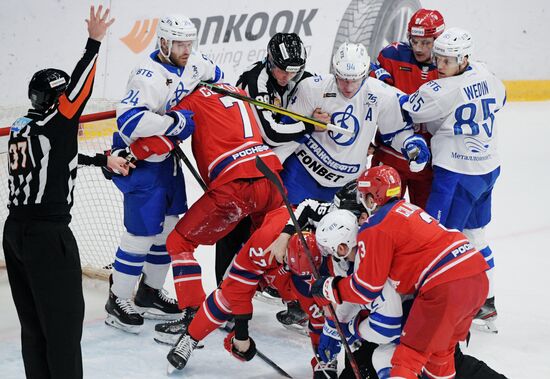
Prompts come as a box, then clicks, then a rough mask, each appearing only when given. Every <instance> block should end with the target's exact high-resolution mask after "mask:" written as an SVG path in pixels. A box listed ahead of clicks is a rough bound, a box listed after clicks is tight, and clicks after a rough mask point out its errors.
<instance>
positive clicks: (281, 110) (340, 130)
mask: <svg viewBox="0 0 550 379" xmlns="http://www.w3.org/2000/svg"><path fill="white" fill-rule="evenodd" d="M200 84H201V85H203V86H205V87H208V88H209V89H210V90H212V91H213V92H216V93H219V94H220V95H225V96H231V97H233V98H235V99H239V100H242V101H244V102H247V103H250V104H252V105H255V106H256V107H258V108H264V109H267V110H270V111H272V112H275V113H279V114H282V115H285V116H289V117H291V118H293V119H295V120H298V121H303V122H307V123H309V124H312V125H316V126H320V127H321V128H325V129H327V130H330V131H332V132H334V133H341V134H344V135H347V136H352V135H353V134H354V133H355V132H354V130H351V129H345V128H342V127H340V126H337V125H334V124H330V123H328V124H325V123H324V122H321V121H319V120H316V119H314V118H311V117H308V116H304V115H302V114H299V113H296V112H293V111H291V110H288V109H286V108H281V107H278V106H276V105H273V104H269V103H265V102H263V101H260V100H256V99H253V98H251V97H248V96H244V95H241V94H239V93H235V92H231V91H228V90H226V89H225V88H221V87H218V86H216V85H214V84H211V83H206V82H201V83H200Z"/></svg>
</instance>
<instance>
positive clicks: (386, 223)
mask: <svg viewBox="0 0 550 379" xmlns="http://www.w3.org/2000/svg"><path fill="white" fill-rule="evenodd" d="M358 191H359V193H360V198H361V201H362V202H363V203H364V205H365V207H366V208H367V209H369V210H371V211H372V212H373V215H372V216H371V217H370V218H369V219H368V220H367V221H366V222H365V223H364V224H363V225H362V227H361V228H360V230H359V234H358V236H357V247H356V248H354V250H355V251H354V252H353V253H356V254H359V257H360V263H359V268H358V270H357V271H356V272H355V273H354V274H353V275H351V276H349V277H346V278H339V277H322V278H320V279H319V280H317V281H316V282H315V283H314V284H313V288H312V294H313V296H315V297H316V298H317V299H318V303H319V304H320V305H323V304H327V303H328V302H329V301H331V302H334V303H341V302H342V301H348V302H355V303H360V304H368V303H370V302H372V301H373V300H374V299H375V298H376V297H377V296H378V295H379V294H380V291H381V290H382V288H383V286H384V283H385V282H386V280H390V282H391V283H393V285H394V287H395V289H396V291H397V292H398V293H400V294H402V295H409V294H414V295H415V300H414V302H413V305H412V308H411V311H410V313H409V316H408V319H407V321H406V323H405V326H404V328H403V333H402V334H401V341H400V344H399V345H398V347H397V348H396V350H395V353H394V355H393V357H392V370H391V376H392V377H399V378H411V379H417V377H418V376H419V375H421V374H424V375H425V376H426V377H427V378H441V377H445V378H453V377H454V376H455V367H454V359H453V354H454V351H455V345H456V343H457V342H458V341H460V340H464V339H465V338H466V335H467V333H468V329H469V328H470V325H471V323H472V319H473V317H474V316H475V314H476V313H477V311H478V310H479V309H480V307H481V306H482V305H483V303H484V301H485V297H486V295H487V291H488V280H487V275H486V274H485V270H487V269H488V268H489V266H488V265H487V263H486V262H485V259H484V258H483V256H482V255H481V253H479V252H478V251H477V250H475V248H474V247H473V245H472V244H471V243H470V242H469V241H468V239H467V238H466V236H465V235H464V234H462V233H460V232H458V231H456V230H448V229H446V228H444V227H443V226H442V225H440V224H439V223H438V222H437V221H436V220H435V219H433V218H432V217H431V216H429V215H428V214H427V213H426V212H424V211H423V210H422V209H420V208H419V207H417V206H415V205H413V204H410V203H407V202H405V201H404V200H399V195H400V192H401V181H400V179H399V175H398V174H397V171H396V170H395V169H393V168H391V167H389V166H377V167H373V168H371V169H369V170H367V171H365V172H364V173H363V174H362V175H361V176H360V177H359V178H358ZM335 227H338V226H337V225H335ZM328 248H331V249H333V250H334V251H336V253H337V254H338V255H340V256H346V255H347V254H349V251H347V250H348V247H347V245H345V244H344V245H340V244H336V246H330V247H328ZM434 326H437V327H434Z"/></svg>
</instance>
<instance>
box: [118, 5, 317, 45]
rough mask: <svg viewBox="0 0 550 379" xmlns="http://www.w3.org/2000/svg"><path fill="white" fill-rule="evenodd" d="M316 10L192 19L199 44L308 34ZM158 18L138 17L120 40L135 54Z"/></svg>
mask: <svg viewBox="0 0 550 379" xmlns="http://www.w3.org/2000/svg"><path fill="white" fill-rule="evenodd" d="M317 11H318V9H317V8H314V9H300V10H298V11H291V10H288V9H285V10H281V11H279V12H277V13H276V14H274V15H270V14H268V13H266V12H256V13H253V14H248V13H243V14H240V15H230V16H210V17H206V19H199V18H192V19H191V21H192V22H193V23H194V24H195V26H196V27H197V31H198V43H199V45H205V44H218V43H227V42H229V41H230V40H231V39H233V41H235V42H241V41H244V40H248V41H256V40H258V39H260V38H262V37H264V35H265V34H266V33H268V35H269V36H270V37H271V36H273V35H274V34H275V33H277V32H282V33H296V34H299V35H302V36H311V35H312V32H311V22H312V20H313V19H314V18H315V15H316V14H317ZM157 23H158V18H154V19H151V20H138V21H136V22H135V23H134V26H133V27H132V30H131V31H130V32H129V33H128V34H127V35H126V36H124V37H122V38H121V39H120V40H121V41H122V42H123V43H124V44H125V45H126V46H128V48H129V49H130V50H132V51H133V52H134V53H136V54H138V53H141V52H142V51H143V50H145V49H146V48H147V47H148V46H149V44H150V43H151V41H152V40H153V37H155V34H156V28H157Z"/></svg>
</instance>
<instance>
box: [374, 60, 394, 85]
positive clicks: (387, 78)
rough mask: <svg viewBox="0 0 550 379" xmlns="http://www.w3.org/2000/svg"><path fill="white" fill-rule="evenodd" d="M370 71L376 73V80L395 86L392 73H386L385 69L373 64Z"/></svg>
mask: <svg viewBox="0 0 550 379" xmlns="http://www.w3.org/2000/svg"><path fill="white" fill-rule="evenodd" d="M370 70H371V71H372V72H374V76H376V79H378V80H381V81H383V82H388V83H389V84H393V80H392V77H391V75H390V73H389V72H388V71H386V69H385V68H382V67H380V66H379V65H377V64H375V63H372V62H371V63H370Z"/></svg>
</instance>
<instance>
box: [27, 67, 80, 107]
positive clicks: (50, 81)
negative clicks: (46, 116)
mask: <svg viewBox="0 0 550 379" xmlns="http://www.w3.org/2000/svg"><path fill="white" fill-rule="evenodd" d="M69 80H70V76H69V75H68V74H67V73H66V72H65V71H62V70H58V69H56V68H46V69H44V70H40V71H38V72H36V73H35V74H34V75H33V76H32V79H31V81H30V82H29V99H30V101H31V104H32V107H33V108H34V109H36V110H37V111H44V110H46V109H48V108H50V107H51V106H52V105H54V104H56V103H57V100H58V99H59V96H61V94H62V93H63V92H65V90H66V89H67V86H68V85H69Z"/></svg>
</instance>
